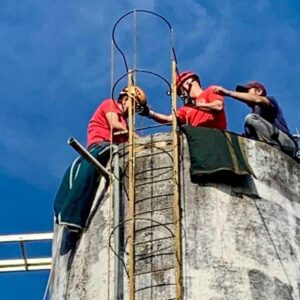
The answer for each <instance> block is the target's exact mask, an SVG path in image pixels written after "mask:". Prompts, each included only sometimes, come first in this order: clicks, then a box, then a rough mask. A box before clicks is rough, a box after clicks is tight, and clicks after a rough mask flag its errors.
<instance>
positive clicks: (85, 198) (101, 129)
mask: <svg viewBox="0 0 300 300" xmlns="http://www.w3.org/2000/svg"><path fill="white" fill-rule="evenodd" d="M130 98H132V99H134V101H135V105H136V111H138V110H139V107H140V106H141V105H146V103H147V98H146V95H145V93H144V91H143V90H142V89H141V88H139V87H137V86H131V87H125V88H124V89H123V90H122V91H121V92H120V94H119V97H118V100H117V101H115V100H113V99H106V100H104V101H103V102H101V104H100V105H99V107H98V108H97V109H96V111H95V113H94V114H93V116H92V118H91V120H90V122H89V125H88V130H87V140H88V142H87V150H88V151H89V152H90V154H91V155H93V156H94V157H95V158H96V159H97V160H98V161H99V162H100V163H101V164H102V165H104V166H105V165H106V164H107V162H108V160H109V156H110V151H109V148H108V147H107V146H109V145H110V144H111V143H113V144H119V143H123V142H126V141H127V139H128V128H127V123H126V119H127V117H128V107H129V99H130ZM115 133H120V134H117V135H115ZM99 180H100V176H99V173H98V171H97V170H96V167H95V166H93V165H92V164H91V163H89V162H88V161H87V160H85V159H83V158H82V157H79V158H77V159H76V160H75V161H74V162H73V164H72V165H71V166H70V167H69V168H68V169H67V171H66V173H65V175H64V178H63V180H62V183H61V185H60V187H59V190H58V192H57V195H56V198H55V201H54V211H55V216H56V221H57V223H58V224H60V225H66V226H67V227H68V229H69V230H72V231H77V232H80V231H82V230H83V229H84V227H85V225H86V222H87V219H88V216H89V214H90V210H91V207H92V204H93V199H94V197H95V194H96V191H97V186H98V185H97V183H98V182H99Z"/></svg>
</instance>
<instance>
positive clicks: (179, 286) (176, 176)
mask: <svg viewBox="0 0 300 300" xmlns="http://www.w3.org/2000/svg"><path fill="white" fill-rule="evenodd" d="M176 110H177V96H176V62H175V60H174V59H173V60H172V116H173V118H172V136H173V182H174V226H175V254H176V259H175V266H176V271H175V272H176V274H175V276H176V299H177V300H182V297H183V296H182V251H181V215H180V197H179V135H178V130H177V116H176Z"/></svg>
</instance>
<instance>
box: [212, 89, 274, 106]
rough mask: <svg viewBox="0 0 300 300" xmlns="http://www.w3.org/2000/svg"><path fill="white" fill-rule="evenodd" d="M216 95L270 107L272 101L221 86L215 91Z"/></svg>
mask: <svg viewBox="0 0 300 300" xmlns="http://www.w3.org/2000/svg"><path fill="white" fill-rule="evenodd" d="M214 92H215V93H218V94H220V95H224V96H229V97H232V98H234V99H237V100H239V101H241V102H244V103H246V104H248V105H249V104H250V106H251V105H255V104H258V105H270V101H269V100H268V98H267V97H264V96H259V95H254V94H249V93H241V92H235V91H229V90H227V89H225V88H223V87H221V86H217V87H216V88H215V89H214Z"/></svg>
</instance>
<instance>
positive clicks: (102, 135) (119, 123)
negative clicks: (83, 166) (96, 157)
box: [87, 86, 147, 149]
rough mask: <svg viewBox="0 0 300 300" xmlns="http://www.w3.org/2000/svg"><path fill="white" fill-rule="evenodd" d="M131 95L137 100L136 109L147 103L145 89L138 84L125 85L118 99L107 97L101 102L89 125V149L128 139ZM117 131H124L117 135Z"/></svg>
mask: <svg viewBox="0 0 300 300" xmlns="http://www.w3.org/2000/svg"><path fill="white" fill-rule="evenodd" d="M129 96H130V97H133V99H134V100H135V104H136V111H138V110H139V107H140V106H141V105H146V103H147V98H146V95H145V93H144V91H143V90H142V89H141V88H139V87H137V86H131V87H125V88H124V89H123V90H122V91H121V92H120V95H119V97H118V101H114V100H113V99H106V100H104V101H103V102H101V104H100V105H99V106H98V108H97V109H96V111H95V113H94V114H93V116H92V118H91V120H90V122H89V125H88V130H87V140H88V141H87V148H88V149H91V148H93V146H96V145H99V144H100V143H102V142H113V143H115V144H118V143H122V142H126V141H127V139H128V134H127V129H128V128H127V122H126V119H127V117H128V106H129ZM116 132H121V133H122V132H123V134H118V135H115V133H116Z"/></svg>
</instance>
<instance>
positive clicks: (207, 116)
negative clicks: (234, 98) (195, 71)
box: [177, 86, 227, 130]
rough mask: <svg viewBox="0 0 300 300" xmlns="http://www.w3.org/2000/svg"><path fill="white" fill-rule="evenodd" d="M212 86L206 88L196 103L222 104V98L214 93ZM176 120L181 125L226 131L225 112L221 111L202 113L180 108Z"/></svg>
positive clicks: (188, 107)
mask: <svg viewBox="0 0 300 300" xmlns="http://www.w3.org/2000/svg"><path fill="white" fill-rule="evenodd" d="M214 88H215V87H214V86H210V87H208V88H207V89H206V90H204V91H203V92H202V93H201V94H200V95H199V96H198V97H197V99H196V103H197V102H201V101H203V100H204V101H205V102H206V103H210V102H213V101H214V100H221V101H222V102H224V97H223V96H221V95H218V94H215V93H214V91H213V90H214ZM177 118H178V121H179V123H181V124H182V125H184V124H185V125H190V126H195V127H199V126H203V127H209V128H217V129H223V130H224V129H226V126H227V124H226V117H225V111H224V109H222V110H221V111H219V112H212V111H204V110H200V109H198V108H195V107H193V106H188V105H185V106H182V107H181V108H179V109H178V110H177Z"/></svg>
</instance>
